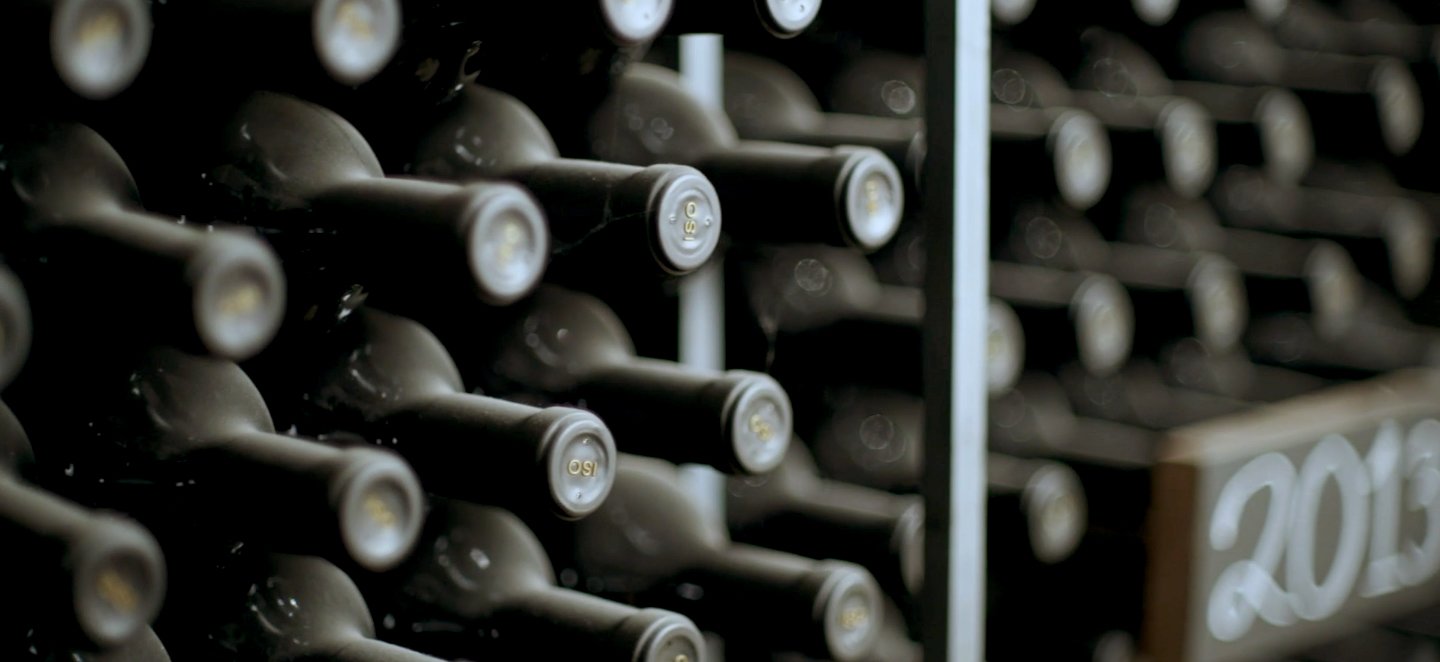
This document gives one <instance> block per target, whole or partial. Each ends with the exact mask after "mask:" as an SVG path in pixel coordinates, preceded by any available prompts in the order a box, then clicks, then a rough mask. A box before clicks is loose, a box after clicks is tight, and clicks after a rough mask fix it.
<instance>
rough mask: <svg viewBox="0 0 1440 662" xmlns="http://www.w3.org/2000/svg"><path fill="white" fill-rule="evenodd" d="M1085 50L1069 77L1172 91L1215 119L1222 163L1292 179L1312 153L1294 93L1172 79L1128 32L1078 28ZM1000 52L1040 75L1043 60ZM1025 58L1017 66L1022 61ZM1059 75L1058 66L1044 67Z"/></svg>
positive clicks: (1104, 86) (1143, 91)
mask: <svg viewBox="0 0 1440 662" xmlns="http://www.w3.org/2000/svg"><path fill="white" fill-rule="evenodd" d="M1081 40H1082V43H1083V44H1084V56H1083V58H1084V59H1083V60H1082V62H1081V63H1080V65H1079V71H1078V73H1077V74H1076V76H1075V82H1076V85H1077V86H1079V87H1082V88H1085V89H1090V90H1095V91H1099V92H1103V93H1106V94H1109V95H1114V96H1118V97H1120V98H1127V97H1130V96H1134V95H1150V96H1154V95H1174V96H1179V97H1182V98H1186V99H1190V100H1191V101H1194V102H1196V103H1198V104H1200V105H1201V106H1202V107H1204V108H1205V110H1206V111H1208V112H1209V114H1210V115H1211V117H1212V119H1213V120H1214V124H1215V134H1216V141H1215V142H1216V146H1215V149H1216V157H1217V160H1218V163H1220V164H1222V165H1235V164H1241V165H1252V166H1257V167H1258V166H1263V167H1264V168H1265V169H1266V172H1267V174H1270V175H1271V176H1273V177H1275V178H1276V181H1283V182H1288V183H1294V182H1297V181H1298V180H1299V178H1300V177H1303V176H1304V175H1305V172H1306V170H1308V169H1309V167H1310V164H1311V162H1312V160H1313V158H1314V152H1315V137H1314V135H1312V134H1311V129H1310V115H1309V113H1307V112H1306V110H1305V105H1304V104H1303V103H1302V102H1301V101H1300V99H1299V97H1297V96H1295V94H1294V93H1292V92H1290V91H1288V90H1285V89H1283V88H1278V87H1271V86H1250V85H1227V84H1224V83H1213V82H1210V83H1207V82H1199V81H1183V80H1181V81H1177V80H1172V79H1171V78H1170V77H1169V76H1167V75H1166V73H1165V70H1164V68H1163V66H1162V65H1161V64H1160V62H1159V61H1158V60H1157V59H1156V58H1155V57H1154V56H1153V55H1151V54H1150V53H1149V52H1147V51H1146V50H1145V49H1144V48H1142V47H1141V46H1140V45H1139V44H1137V43H1135V42H1134V41H1131V40H1130V39H1129V38H1128V37H1127V36H1126V35H1123V34H1120V33H1117V32H1115V31H1111V30H1102V29H1098V28H1092V29H1088V30H1086V31H1085V32H1084V33H1082V35H1081ZM1016 60H1017V57H1016V56H1014V55H1011V56H1008V57H1006V58H1005V59H1004V60H1002V61H1001V63H1004V64H1007V65H1009V66H1012V67H1013V68H1015V69H1017V70H1021V71H1025V72H1026V74H1025V75H1026V77H1027V79H1031V80H1033V79H1036V78H1043V77H1044V75H1045V74H1044V73H1042V72H1043V70H1044V68H1045V67H1046V65H1045V64H1044V63H1035V62H1032V61H1028V60H1026V61H1022V62H1021V63H1020V64H1015V62H1016ZM1022 64H1023V65H1024V67H1023V68H1022V67H1021V65H1022ZM1050 73H1051V75H1053V76H1055V77H1058V76H1059V72H1053V71H1052V72H1050Z"/></svg>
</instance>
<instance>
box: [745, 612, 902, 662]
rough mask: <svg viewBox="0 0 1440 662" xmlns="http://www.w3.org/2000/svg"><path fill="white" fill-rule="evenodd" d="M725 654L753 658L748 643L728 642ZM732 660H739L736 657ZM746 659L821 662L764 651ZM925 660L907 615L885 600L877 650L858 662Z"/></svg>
mask: <svg viewBox="0 0 1440 662" xmlns="http://www.w3.org/2000/svg"><path fill="white" fill-rule="evenodd" d="M724 643H725V644H726V647H725V651H724V652H725V653H726V654H727V655H733V654H735V653H741V654H744V655H747V656H748V655H749V653H750V651H746V650H744V648H743V646H737V645H735V644H736V643H740V644H743V643H744V640H741V641H739V642H731V641H726V642H724ZM731 659H739V657H738V656H737V657H732V658H731ZM745 659H761V660H770V661H771V662H821V661H820V660H817V659H816V658H813V657H808V656H805V655H800V654H798V653H783V652H782V653H774V652H772V651H764V652H762V653H761V654H760V655H759V656H754V657H753V658H752V657H746V658H745ZM924 659H925V656H924V650H922V647H921V645H920V642H918V641H915V640H913V639H911V635H910V631H909V629H908V628H907V627H906V626H905V612H904V611H902V610H901V608H900V606H899V605H897V604H895V601H894V600H889V599H887V600H886V601H885V621H884V622H883V623H881V624H880V634H879V635H878V637H877V639H876V642H875V649H874V650H872V651H870V654H869V655H867V656H865V657H862V658H860V660H859V661H858V662H922V661H923V660H924Z"/></svg>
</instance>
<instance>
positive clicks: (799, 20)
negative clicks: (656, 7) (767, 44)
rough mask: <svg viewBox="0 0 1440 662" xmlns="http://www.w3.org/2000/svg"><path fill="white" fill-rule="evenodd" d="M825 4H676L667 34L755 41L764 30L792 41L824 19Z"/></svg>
mask: <svg viewBox="0 0 1440 662" xmlns="http://www.w3.org/2000/svg"><path fill="white" fill-rule="evenodd" d="M820 5H821V0H749V1H745V2H687V1H685V0H680V1H679V2H677V3H676V4H675V14H674V16H672V17H671V18H670V23H669V25H667V26H666V31H667V32H670V33H672V34H682V33H688V32H701V33H720V34H725V35H736V36H739V37H742V38H744V37H752V38H753V37H754V36H756V33H759V32H760V31H759V30H757V29H756V28H763V29H764V31H765V32H766V33H768V34H769V35H770V36H774V37H779V38H781V39H789V38H791V37H794V36H796V35H799V34H800V33H802V32H804V31H805V30H807V29H809V28H810V26H811V24H813V23H814V22H815V18H816V17H818V16H819V15H820Z"/></svg>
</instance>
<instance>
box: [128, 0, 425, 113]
mask: <svg viewBox="0 0 1440 662" xmlns="http://www.w3.org/2000/svg"><path fill="white" fill-rule="evenodd" d="M400 5H401V2H400V0H259V1H258V2H251V1H248V0H247V1H245V2H236V1H235V0H177V1H174V2H159V3H155V25H156V28H157V29H156V39H155V60H156V67H157V68H158V69H162V70H165V69H178V71H165V73H166V74H173V73H193V71H192V69H191V68H193V67H196V66H197V63H199V62H203V67H204V69H203V70H202V71H203V72H204V73H205V74H206V75H208V76H211V77H214V78H215V79H217V80H218V81H225V82H224V83H223V84H224V85H227V86H237V87H238V86H240V85H241V83H242V82H250V83H252V84H253V83H259V82H260V81H265V82H266V83H267V84H269V85H276V84H277V83H280V82H281V81H282V80H283V81H284V84H285V86H286V87H295V88H296V89H295V91H297V92H300V91H304V90H305V89H306V86H308V87H311V88H313V86H315V85H316V84H317V83H321V82H328V81H331V80H333V81H335V82H338V83H339V84H341V85H345V86H354V85H359V84H361V83H364V82H366V81H368V80H370V79H371V78H373V77H374V76H375V75H376V74H378V73H379V72H380V71H381V69H383V68H384V67H385V65H386V63H388V62H389V61H390V58H391V57H393V56H394V55H395V50H396V48H397V47H398V46H399V43H400V32H401V26H402V17H401V11H400ZM262 35H263V39H261V38H259V37H261V36H262ZM147 75H148V74H147ZM196 83H199V84H205V83H206V81H204V80H203V79H201V80H198V81H194V82H192V83H191V84H192V85H193V84H196Z"/></svg>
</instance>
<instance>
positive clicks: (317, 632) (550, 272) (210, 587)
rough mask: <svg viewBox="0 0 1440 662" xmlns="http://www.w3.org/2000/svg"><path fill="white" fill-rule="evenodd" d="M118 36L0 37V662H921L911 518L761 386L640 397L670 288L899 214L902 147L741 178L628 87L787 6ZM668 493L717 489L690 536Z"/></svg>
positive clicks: (161, 16)
mask: <svg viewBox="0 0 1440 662" xmlns="http://www.w3.org/2000/svg"><path fill="white" fill-rule="evenodd" d="M147 4H149V3H143V2H129V1H127V0H54V1H53V2H51V1H44V2H26V3H22V5H21V6H20V7H19V8H6V9H3V10H0V18H3V19H4V20H0V25H3V27H0V33H3V34H4V36H5V37H6V38H5V39H3V40H0V41H4V45H3V46H0V50H3V54H4V56H5V57H6V58H7V61H8V62H11V63H15V62H33V63H39V62H43V61H44V60H45V59H46V58H45V57H44V56H43V54H45V53H46V52H47V49H48V54H49V55H50V56H51V57H50V60H51V62H52V64H51V67H44V66H38V65H37V66H31V67H20V66H11V67H7V68H6V73H5V76H4V77H5V78H6V82H7V83H10V87H11V89H14V90H17V91H18V92H19V93H20V94H22V95H24V96H25V97H26V98H27V99H28V100H29V101H30V103H27V104H21V105H12V106H9V107H7V108H6V109H5V110H3V111H0V117H3V120H0V179H3V180H5V183H6V184H8V185H5V186H0V190H3V191H5V192H4V193H0V201H3V202H0V209H3V212H0V213H3V215H4V216H5V217H7V218H8V219H10V220H9V221H8V222H6V223H0V226H3V228H0V232H3V233H5V240H4V241H3V242H0V243H3V248H0V255H3V256H4V261H5V262H4V264H5V267H6V273H4V274H3V275H4V279H3V282H0V331H3V333H0V348H3V351H0V382H3V383H4V384H7V385H8V386H7V387H6V391H5V401H6V404H7V405H8V406H9V407H13V411H14V415H13V416H12V415H10V410H8V409H6V410H5V412H4V413H5V417H4V421H5V425H4V428H5V429H4V432H3V434H0V437H3V438H4V439H5V440H6V441H5V443H6V444H7V445H8V447H10V448H12V449H13V450H12V452H11V455H10V457H11V458H12V462H11V469H12V470H11V471H7V472H5V475H4V477H3V478H0V490H4V491H6V492H7V493H10V494H13V496H12V497H7V498H5V499H0V525H3V526H4V527H5V528H6V529H7V530H11V531H12V535H11V537H10V540H11V541H12V544H11V545H9V546H8V549H10V552H9V554H11V556H10V558H11V559H12V561H13V562H14V563H15V567H24V568H30V569H34V570H35V571H34V572H31V573H28V574H27V575H26V576H25V578H24V581H23V582H21V583H22V584H23V585H24V589H25V592H26V593H27V594H30V595H33V596H35V597H34V598H33V599H30V600H26V601H15V602H14V603H13V605H14V606H15V607H16V608H15V609H5V610H3V611H5V613H4V620H3V623H4V625H3V628H0V632H3V634H0V640H3V642H4V643H0V648H3V649H4V650H7V651H11V652H12V653H14V654H15V655H17V656H19V657H22V658H26V659H30V658H37V659H62V658H63V659H69V657H71V656H76V657H83V658H85V659H107V660H163V659H167V655H168V656H169V657H173V658H174V659H186V660H188V659H206V660H214V659H237V660H239V659H257V660H258V659H333V660H356V661H359V660H365V661H367V662H378V661H379V660H423V659H456V658H465V659H469V658H477V657H489V656H500V657H510V656H518V655H520V654H522V653H523V654H526V655H534V654H535V653H539V654H540V655H542V656H545V657H571V656H582V655H583V656H585V657H587V658H594V659H617V660H618V659H627V660H629V659H646V660H657V661H658V660H665V661H666V662H680V661H682V660H683V661H685V662H693V661H695V660H702V659H722V658H723V657H730V658H732V659H763V658H768V657H771V656H772V655H775V654H776V652H777V651H791V652H792V653H790V654H789V655H792V656H794V655H798V656H803V657H805V658H813V659H840V660H860V659H887V660H899V659H915V658H917V657H918V645H917V644H915V643H914V642H913V641H911V639H912V635H913V634H915V630H914V628H916V627H918V625H919V621H920V615H919V613H918V600H917V596H918V595H919V592H920V590H921V584H922V574H923V573H922V567H923V558H922V548H923V528H924V526H925V519H926V518H925V515H924V508H923V505H922V503H921V501H920V499H919V498H918V497H917V496H914V495H896V494H890V493H885V492H882V491H878V490H873V489H867V488H862V487H858V486H855V485H852V484H846V483H841V482H837V481H835V480H833V479H830V478H828V477H825V476H822V475H821V473H820V472H819V469H818V467H817V460H815V459H812V458H811V456H810V453H808V452H807V450H806V448H805V447H804V446H802V445H799V444H794V443H791V439H792V430H793V428H794V426H795V419H796V416H797V410H796V409H794V408H793V407H792V404H791V399H790V396H789V394H788V391H787V388H785V387H782V386H781V384H780V383H779V382H777V381H776V380H775V379H774V378H773V377H771V376H769V375H768V374H766V373H765V372H764V370H765V369H766V367H767V366H765V365H762V364H757V365H755V366H753V369H751V370H739V369H736V370H727V371H721V372H717V371H702V370H696V369H692V368H686V367H682V366H680V365H679V364H677V363H674V362H672V361H668V360H661V359H655V358H640V356H657V357H663V358H674V354H675V352H674V348H673V346H672V344H673V338H672V336H673V335H674V330H673V320H667V319H665V318H666V315H667V314H668V313H667V312H666V309H667V307H668V306H671V305H673V300H674V289H675V287H676V281H675V277H676V276H680V275H684V274H687V273H690V272H692V271H694V270H696V269H698V268H700V267H701V266H702V265H704V264H706V263H707V262H709V261H710V260H711V258H712V256H714V255H717V254H719V253H720V252H721V251H724V253H725V254H726V255H727V257H730V258H733V262H732V263H733V264H735V265H737V266H738V265H744V264H752V265H758V264H761V263H762V262H764V261H765V260H767V259H769V257H770V256H774V255H776V254H777V251H784V250H786V248H785V247H786V246H791V245H795V244H812V243H826V244H830V245H831V247H844V248H840V253H841V254H844V255H847V256H859V255H861V253H862V252H870V251H875V250H877V249H879V248H881V247H882V246H884V245H886V244H887V243H888V242H889V241H890V240H891V238H892V237H893V235H894V234H895V232H896V231H897V229H898V227H899V225H900V222H901V218H902V216H903V214H904V213H905V211H904V210H905V209H906V201H905V198H906V196H907V195H908V196H915V195H917V194H918V192H919V185H918V178H919V172H920V162H921V161H922V160H923V158H924V154H925V149H924V138H923V137H922V135H921V130H920V126H919V124H918V123H917V122H915V121H912V120H891V119H888V118H873V117H864V116H860V115H852V116H848V117H839V118H833V117H826V116H822V115H821V114H820V113H819V111H818V107H815V106H810V107H799V108H797V109H796V112H797V113H799V114H798V115H796V114H792V115H793V116H792V117H791V118H790V119H791V120H793V121H792V128H794V127H795V126H800V125H805V126H806V127H807V128H806V129H804V130H803V131H800V132H799V133H798V134H796V135H788V136H782V135H762V134H763V130H755V131H752V130H750V129H748V128H745V127H737V126H735V125H734V124H732V121H731V119H730V118H727V117H726V116H725V115H724V114H722V113H717V112H716V111H715V110H714V109H712V108H710V107H708V106H707V105H706V103H704V102H703V101H702V99H701V98H700V97H698V96H697V95H695V94H693V93H692V92H690V91H689V90H687V89H686V88H685V86H684V85H683V84H682V81H681V80H680V79H679V77H678V76H677V75H676V74H675V73H674V72H672V71H669V70H667V69H662V68H660V67H657V66H654V65H650V64H640V63H638V60H640V59H641V57H642V56H643V55H644V54H645V53H646V51H647V50H649V49H650V47H651V45H652V44H654V45H656V46H657V48H656V49H655V52H654V54H653V55H652V57H651V59H652V60H655V61H658V62H667V61H668V60H667V58H672V57H673V52H672V51H671V50H670V49H671V48H672V47H673V43H671V42H669V41H668V38H667V37H664V35H666V34H677V33H681V32H694V31H697V30H703V31H717V32H723V33H725V35H726V37H727V38H729V39H733V40H735V42H736V43H747V42H763V41H765V40H769V39H774V38H776V37H793V36H794V35H796V34H798V33H800V32H802V31H804V30H806V28H807V26H809V25H810V24H811V23H812V22H813V21H815V20H816V16H817V13H818V12H819V10H820V2H818V1H800V2H795V1H791V0H777V1H775V2H757V3H701V2H688V1H687V2H673V3H672V2H671V1H669V0H649V1H644V2H637V1H631V0H626V1H624V2H613V1H610V0H596V1H595V2H590V3H576V4H575V5H574V6H573V7H572V6H567V7H565V8H563V9H556V8H552V7H548V6H546V5H544V3H539V4H535V3H532V4H531V5H527V6H514V7H504V8H501V7H491V6H486V7H477V6H475V5H474V4H473V3H469V2H435V1H433V0H424V1H420V0H416V1H410V0H334V1H331V0H316V1H313V2H311V1H303V2H291V1H289V0H286V1H285V2H245V3H235V2H229V1H228V0H226V1H220V2H208V1H201V0H185V1H184V2H182V1H180V0H171V1H170V2H166V3H155V4H153V5H151V6H149V7H147V6H146V5H147ZM832 4H833V3H832ZM672 5H673V6H672ZM840 13H843V12H840ZM152 15H153V29H152V24H151V19H152ZM12 19H13V20H12ZM757 19H758V20H757ZM258 34H264V35H266V37H265V38H264V39H257V38H256V35H258ZM42 35H43V38H42ZM152 37H153V39H152ZM657 40H660V41H657ZM147 52H148V56H147ZM52 69H53V70H52ZM737 71H738V70H737ZM67 88H68V89H67ZM557 91H564V92H565V94H563V95H557V94H556V92H557ZM557 97H559V98H557ZM802 101H803V99H802ZM767 103H768V102H767ZM807 113H808V114H807ZM761 140H763V141H767V142H759V141H761ZM775 140H785V141H788V142H774V141H775ZM562 155H563V156H562ZM142 195H143V200H144V202H143V205H142V202H141V199H142ZM913 204H914V199H913V198H912V200H911V205H912V207H911V212H912V213H913V211H914V209H913ZM722 205H723V206H724V207H725V211H726V213H725V214H724V221H723V224H722V214H721V207H722ZM862 261H863V260H862ZM542 281H544V284H542ZM917 294H918V290H913V289H910V290H906V295H907V296H909V297H910V301H911V302H912V303H913V300H914V297H915V296H916V295H917ZM657 309H659V311H660V312H659V313H658V314H657V312H656V310H657ZM657 317H658V319H657ZM732 319H734V318H732ZM919 320H920V317H919V311H918V310H915V311H913V312H907V313H906V314H904V315H902V316H901V317H899V318H897V320H896V322H897V324H898V328H900V329H903V331H902V332H903V333H908V334H910V337H912V338H913V337H918V335H919ZM754 322H755V323H754V324H752V325H750V328H751V329H760V330H761V331H762V332H763V331H765V330H766V329H767V328H768V327H766V324H767V323H766V322H763V321H761V320H759V319H757V320H754ZM97 331H98V332H97ZM632 334H633V335H632ZM738 347H739V346H738V345H737V348H738ZM737 351H738V350H737ZM637 355H638V356H637ZM12 382H13V383H12ZM262 393H263V394H264V395H263V396H262V395H261V394H262ZM59 403H63V404H59ZM807 415H810V414H808V413H807ZM816 415H820V414H816ZM22 422H23V425H24V428H23V429H22V427H21V423H22ZM27 432H28V434H27ZM32 439H33V440H34V444H33V450H32V448H31V444H30V440H32ZM642 456H649V457H642ZM675 463H698V464H703V465H709V466H712V467H715V468H718V469H720V470H721V471H724V472H727V473H729V474H730V477H729V478H728V480H727V495H728V496H727V499H726V503H725V517H723V518H719V519H716V518H714V517H713V516H712V515H711V514H710V513H709V512H708V511H707V510H705V508H703V507H702V506H703V504H702V503H699V502H696V501H694V500H693V494H691V492H693V488H692V486H691V485H690V484H689V482H688V480H689V479H688V471H689V469H682V468H680V467H678V466H677V465H676V464H675ZM112 511H114V512H118V513H123V515H118V516H117V515H115V514H110V513H111V512H112ZM1016 511H1017V514H1018V512H1019V508H1018V507H1017V508H1016ZM732 539H733V541H734V542H732ZM818 559H830V560H818ZM152 621H153V630H151V629H149V628H147V626H148V625H150V624H151V623H152ZM702 631H703V632H704V633H705V635H704V637H703V638H702V634H701V633H702ZM722 641H723V652H722V651H721V650H720V649H719V648H718V646H720V645H721V643H720V642H722ZM166 651H168V653H167V652H166ZM6 655H9V653H7V654H6Z"/></svg>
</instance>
